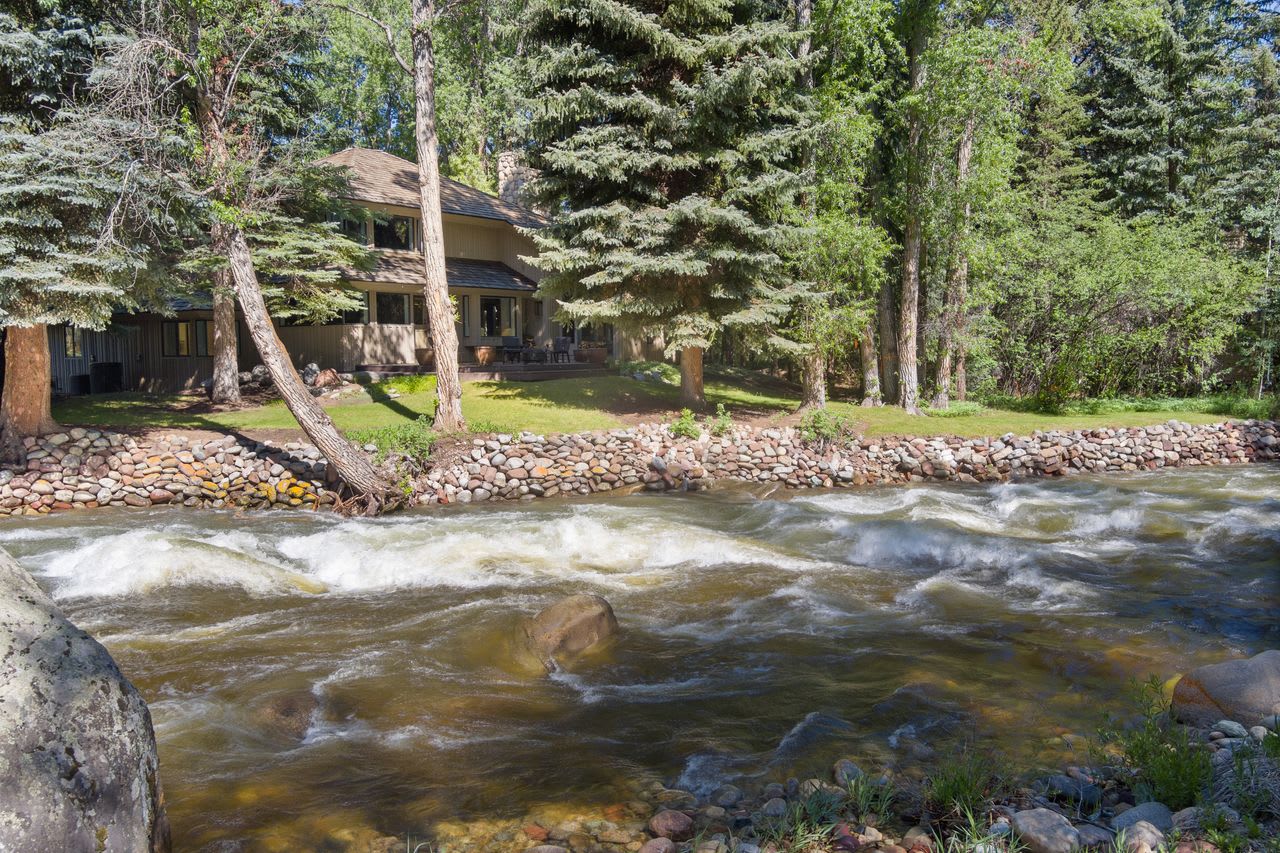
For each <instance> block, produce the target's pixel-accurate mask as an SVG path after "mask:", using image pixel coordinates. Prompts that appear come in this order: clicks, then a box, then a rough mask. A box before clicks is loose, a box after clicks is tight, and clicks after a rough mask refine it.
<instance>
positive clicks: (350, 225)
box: [338, 217, 369, 246]
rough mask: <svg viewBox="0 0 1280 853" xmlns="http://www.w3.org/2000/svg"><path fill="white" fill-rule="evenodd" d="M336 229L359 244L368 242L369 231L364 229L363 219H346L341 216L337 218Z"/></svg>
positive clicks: (364, 244) (363, 244) (362, 244)
mask: <svg viewBox="0 0 1280 853" xmlns="http://www.w3.org/2000/svg"><path fill="white" fill-rule="evenodd" d="M338 229H339V230H340V231H341V232H342V233H343V234H344V235H346V236H347V237H348V238H349V239H351V240H354V241H355V242H357V243H359V244H360V245H361V246H367V245H368V244H369V232H368V231H367V230H365V221H364V220H363V219H347V218H346V217H343V218H342V219H339V220H338Z"/></svg>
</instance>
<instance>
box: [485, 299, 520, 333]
mask: <svg viewBox="0 0 1280 853" xmlns="http://www.w3.org/2000/svg"><path fill="white" fill-rule="evenodd" d="M515 313H516V301H515V300H514V299H508V298H507V297H505V296H481V297H480V334H481V335H483V336H484V337H486V338H507V337H513V336H515V333H516V323H515Z"/></svg>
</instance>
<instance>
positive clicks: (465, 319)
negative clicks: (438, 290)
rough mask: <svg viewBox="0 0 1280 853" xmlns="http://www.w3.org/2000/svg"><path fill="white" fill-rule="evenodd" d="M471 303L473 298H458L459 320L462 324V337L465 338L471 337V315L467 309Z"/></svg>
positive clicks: (463, 296) (464, 296)
mask: <svg viewBox="0 0 1280 853" xmlns="http://www.w3.org/2000/svg"><path fill="white" fill-rule="evenodd" d="M470 303H471V298H470V297H469V296H466V295H465V294H464V295H462V296H459V297H458V319H459V321H460V322H461V324H462V336H463V337H464V338H469V337H471V314H470V309H469V308H468V307H467V306H468V305H469V304H470Z"/></svg>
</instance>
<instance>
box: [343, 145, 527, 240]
mask: <svg viewBox="0 0 1280 853" xmlns="http://www.w3.org/2000/svg"><path fill="white" fill-rule="evenodd" d="M320 162H321V163H329V164H332V165H334V166H345V167H347V169H348V170H349V172H348V174H349V177H350V180H351V198H352V199H353V200H354V201H370V202H374V203H377V204H394V205H399V206H402V207H415V208H416V207H418V204H419V201H418V167H417V164H415V163H410V162H409V161H408V160H405V159H404V158H402V157H397V156H396V155H394V154H388V153H387V152H385V151H375V150H373V149H372V148H344V149H343V150H341V151H339V152H338V153H336V154H330V155H329V156H328V157H324V158H322V159H321V160H320ZM440 209H441V210H442V211H444V212H445V213H453V214H457V215H458V216H476V217H479V218H481V219H496V220H499V221H502V222H509V223H511V224H512V225H515V226H518V227H522V228H538V227H541V226H542V225H545V224H546V222H545V220H544V219H543V218H542V217H541V216H539V215H538V214H536V213H534V212H533V211H532V210H528V209H527V208H523V207H520V206H519V205H515V204H509V203H507V202H505V201H503V200H502V199H500V198H498V197H497V196H492V195H489V194H488V193H486V192H481V191H480V190H478V189H475V188H474V187H469V186H467V185H466V184H460V183H458V182H457V181H451V180H449V179H448V178H441V179H440Z"/></svg>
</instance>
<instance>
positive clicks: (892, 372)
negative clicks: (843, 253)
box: [876, 281, 898, 400]
mask: <svg viewBox="0 0 1280 853" xmlns="http://www.w3.org/2000/svg"><path fill="white" fill-rule="evenodd" d="M893 313H894V311H893V284H892V283H890V282H889V281H886V282H885V283H884V284H883V285H881V287H880V301H879V304H878V305H877V307H876V314H877V317H878V319H879V321H880V385H881V388H882V389H883V392H882V393H883V394H884V397H885V399H888V400H896V399H898V337H897V335H896V334H895V333H894V328H893V327H894V323H893Z"/></svg>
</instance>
